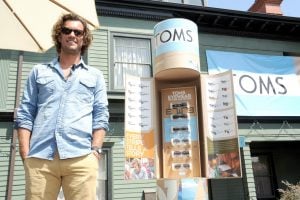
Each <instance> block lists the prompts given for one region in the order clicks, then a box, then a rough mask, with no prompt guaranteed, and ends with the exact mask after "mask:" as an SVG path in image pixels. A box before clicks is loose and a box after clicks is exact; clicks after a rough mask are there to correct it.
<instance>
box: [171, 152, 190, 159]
mask: <svg viewBox="0 0 300 200" xmlns="http://www.w3.org/2000/svg"><path fill="white" fill-rule="evenodd" d="M191 154H192V152H191V151H189V150H184V151H172V157H173V158H177V157H190V156H191Z"/></svg>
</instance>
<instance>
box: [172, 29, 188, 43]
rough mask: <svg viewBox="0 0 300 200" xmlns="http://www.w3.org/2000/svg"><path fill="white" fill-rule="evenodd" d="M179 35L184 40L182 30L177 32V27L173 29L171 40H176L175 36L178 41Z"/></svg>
mask: <svg viewBox="0 0 300 200" xmlns="http://www.w3.org/2000/svg"><path fill="white" fill-rule="evenodd" d="M181 37H183V41H185V37H184V33H183V30H182V29H180V33H179V34H178V32H177V29H175V30H174V36H173V41H175V40H176V38H177V39H178V40H179V41H180V40H181Z"/></svg>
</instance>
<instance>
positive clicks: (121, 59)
mask: <svg viewBox="0 0 300 200" xmlns="http://www.w3.org/2000/svg"><path fill="white" fill-rule="evenodd" d="M113 72H114V74H113V80H114V82H113V83H114V85H113V89H117V90H122V89H124V83H125V76H126V74H130V75H134V76H139V77H151V49H150V40H149V39H139V38H129V37H114V69H113Z"/></svg>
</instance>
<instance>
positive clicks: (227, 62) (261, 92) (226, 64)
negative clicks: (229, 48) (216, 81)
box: [206, 50, 300, 116]
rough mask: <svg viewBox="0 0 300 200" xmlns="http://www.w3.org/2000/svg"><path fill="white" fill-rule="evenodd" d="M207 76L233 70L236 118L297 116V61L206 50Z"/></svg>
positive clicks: (299, 99) (299, 79)
mask: <svg viewBox="0 0 300 200" xmlns="http://www.w3.org/2000/svg"><path fill="white" fill-rule="evenodd" d="M206 56H207V65H208V73H209V74H216V73H220V72H224V71H227V70H232V73H233V80H234V91H235V103H236V112H237V115H238V116H300V109H296V108H299V102H300V89H299V88H300V57H292V56H272V55H261V54H245V53H236V52H224V51H213V50H207V51H206Z"/></svg>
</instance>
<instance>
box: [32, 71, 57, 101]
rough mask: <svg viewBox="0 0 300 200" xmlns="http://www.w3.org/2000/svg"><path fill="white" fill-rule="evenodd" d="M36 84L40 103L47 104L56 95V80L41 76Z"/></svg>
mask: <svg viewBox="0 0 300 200" xmlns="http://www.w3.org/2000/svg"><path fill="white" fill-rule="evenodd" d="M36 82H37V87H38V101H39V102H40V103H42V102H45V101H46V100H47V99H48V98H49V97H50V96H51V95H53V93H54V90H55V84H54V78H53V77H49V76H41V77H38V78H37V80H36Z"/></svg>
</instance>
